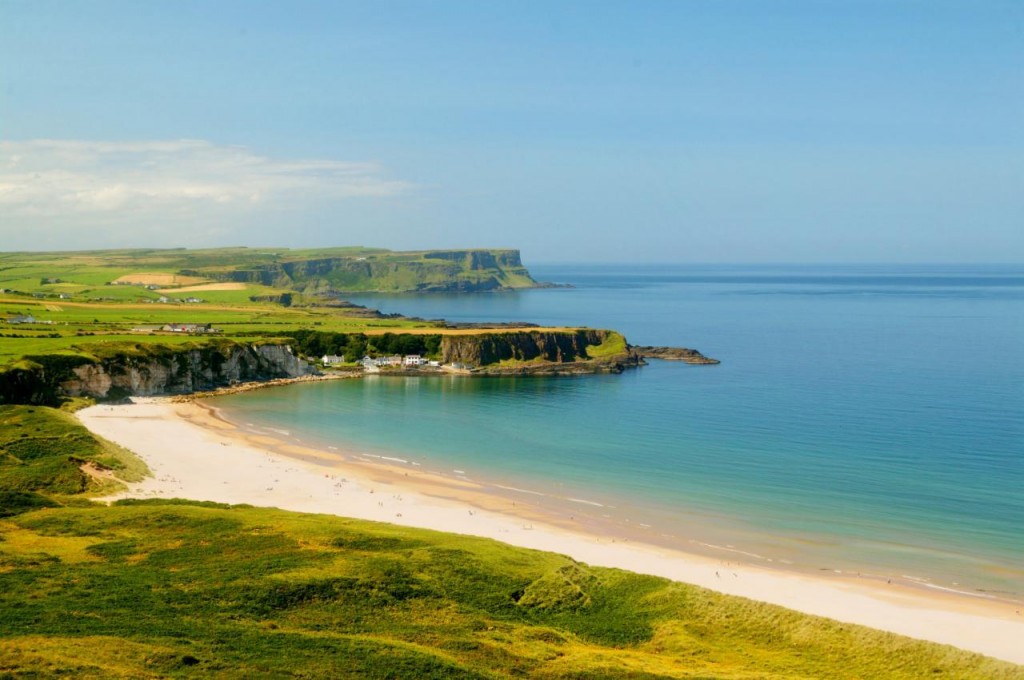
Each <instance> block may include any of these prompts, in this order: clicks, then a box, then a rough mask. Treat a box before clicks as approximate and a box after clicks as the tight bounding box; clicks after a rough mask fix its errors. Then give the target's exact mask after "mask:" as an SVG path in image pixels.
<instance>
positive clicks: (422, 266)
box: [0, 247, 536, 302]
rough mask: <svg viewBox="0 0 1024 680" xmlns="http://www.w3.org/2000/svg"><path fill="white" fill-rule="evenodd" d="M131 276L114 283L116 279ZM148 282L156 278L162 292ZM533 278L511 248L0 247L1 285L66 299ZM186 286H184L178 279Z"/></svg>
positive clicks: (469, 286)
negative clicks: (209, 287) (196, 287)
mask: <svg viewBox="0 0 1024 680" xmlns="http://www.w3.org/2000/svg"><path fill="white" fill-rule="evenodd" d="M127 281H130V282H132V284H131V285H112V284H118V283H121V282H127ZM218 282H221V283H223V282H228V283H238V284H243V285H244V286H245V288H244V289H242V290H241V291H232V292H234V293H235V295H225V294H224V291H219V292H213V291H202V292H194V293H193V292H191V291H188V290H187V287H188V286H189V285H193V284H204V283H218ZM145 284H151V285H159V286H160V291H159V292H157V291H154V290H150V289H149V288H147V287H146V285H145ZM535 285H536V282H535V281H534V280H533V278H532V277H531V276H530V273H529V271H527V269H526V268H525V267H524V266H523V265H522V263H521V262H520V260H519V252H518V251H515V250H484V249H471V250H456V251H415V252H394V251H389V250H383V249H380V248H361V247H354V248H321V249H307V250H290V249H287V248H216V249H210V250H186V249H184V248H182V249H174V250H106V251H81V252H44V253H0V289H9V290H13V291H16V292H17V293H19V294H22V295H33V294H38V295H43V296H47V297H50V298H59V296H60V294H61V293H64V294H67V295H71V296H72V299H76V300H84V301H96V300H120V301H126V302H127V301H137V300H156V299H159V297H160V296H161V295H165V296H168V297H173V298H181V297H188V296H190V295H194V296H195V297H199V298H202V299H204V300H206V299H209V300H211V301H214V302H241V301H243V300H248V298H249V297H250V296H253V295H261V294H268V293H272V292H275V291H276V292H281V291H286V292H291V293H297V294H300V295H306V296H308V297H316V296H320V295H325V294H332V293H334V292H337V291H385V292H407V291H417V290H466V291H469V290H496V289H508V288H529V287H532V286H535ZM180 287H184V288H185V289H186V290H183V291H182V292H181V293H180V294H179V293H178V292H176V290H175V289H176V288H180Z"/></svg>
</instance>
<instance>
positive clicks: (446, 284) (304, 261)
mask: <svg viewBox="0 0 1024 680" xmlns="http://www.w3.org/2000/svg"><path fill="white" fill-rule="evenodd" d="M182 273H183V274H187V275H191V276H202V277H207V278H213V279H217V280H223V281H233V282H240V283H259V284H263V285H266V286H276V287H278V288H287V289H292V290H298V291H302V292H303V293H304V294H307V295H317V294H328V293H332V292H338V291H346V292H353V291H382V292H412V291H418V292H427V291H430V292H434V291H447V292H480V291H491V290H502V289H509V288H528V287H533V286H536V285H537V282H536V281H534V280H533V278H531V276H530V273H529V271H527V269H526V267H524V266H523V263H522V260H521V259H520V255H519V251H518V250H433V251H424V252H414V253H401V252H389V251H375V252H373V253H369V254H366V255H361V256H358V257H357V256H355V255H354V254H353V255H344V256H323V257H309V258H296V257H295V256H294V255H290V254H289V253H287V252H285V253H284V254H283V255H282V256H281V259H280V260H278V261H270V262H259V263H252V264H241V265H238V266H235V267H229V268H223V267H217V268H209V269H205V268H196V269H184V270H182Z"/></svg>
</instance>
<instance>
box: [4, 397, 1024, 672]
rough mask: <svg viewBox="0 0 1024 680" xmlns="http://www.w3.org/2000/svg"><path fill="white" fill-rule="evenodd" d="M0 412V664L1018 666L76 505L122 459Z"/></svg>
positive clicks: (586, 668) (524, 566)
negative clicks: (1, 504)
mask: <svg viewBox="0 0 1024 680" xmlns="http://www.w3.org/2000/svg"><path fill="white" fill-rule="evenodd" d="M0 423H2V424H3V427H2V429H0V431H2V432H3V438H2V440H0V451H2V457H0V491H2V492H3V493H7V494H11V493H14V492H17V493H25V492H26V491H27V492H30V493H33V494H35V495H36V497H37V499H38V500H40V501H41V502H40V503H37V504H25V505H23V506H21V507H9V508H8V513H7V514H8V516H7V517H4V518H3V519H0V583H2V587H0V674H2V675H4V676H5V677H52V676H57V675H60V676H68V677H125V678H129V677H130V678H146V677H154V678H155V677H185V676H188V677H214V676H216V677H256V676H262V677H266V676H270V677H310V678H313V677H317V678H319V677H369V678H387V677H410V678H494V677H540V678H661V677H666V678H668V677H674V678H675V677H677V678H737V679H738V678H826V677H827V678H883V677H884V678H908V679H909V678H921V677H950V678H990V679H997V678H1020V677H1024V670H1022V669H1021V668H1020V667H1016V666H1012V665H1009V664H1005V663H1001V662H997V661H993V660H990V659H986V658H984V657H981V656H978V655H974V654H970V653H966V652H961V651H958V650H955V649H952V648H949V647H943V646H939V645H934V644H930V643H924V642H917V641H912V640H909V639H907V638H902V637H899V636H896V635H892V634H887V633H882V632H877V631H873V630H869V629H866V628H862V627H858V626H853V625H846V624H839V623H835V622H832V621H828V620H825V619H820V618H816V617H811V616H806V615H802V614H797V613H795V612H791V611H788V610H785V609H781V608H779V607H775V606H771V605H764V604H759V603H755V602H751V601H749V600H744V599H741V598H735V597H728V596H724V595H718V594H715V593H712V592H710V591H707V590H703V589H701V588H697V587H693V586H686V585H682V584H678V583H673V582H670V581H667V580H664V579H660V578H655V577H650V576H640V575H636V574H631V573H628V572H624V571H620V570H615V569H603V568H593V567H589V566H587V565H585V564H581V563H578V562H575V561H573V560H571V559H569V558H567V557H564V556H560V555H555V554H551V553H542V552H537V551H532V550H525V549H521V548H513V547H510V546H506V545H504V544H501V543H497V542H495V541H491V540H487V539H477V538H469V537H465V536H455V535H451V534H443V533H438V532H432V531H425V530H416V529H407V528H400V527H395V526H391V525H386V524H377V523H372V522H363V521H355V520H348V519H343V518H338V517H331V516H320V515H306V514H298V513H291V512H284V511H279V510H273V509H261V508H252V507H248V506H235V507H228V506H222V505H218V504H212V503H200V502H189V501H167V500H162V501H122V502H120V503H118V504H116V505H114V506H111V507H107V506H101V505H95V504H92V503H89V502H88V501H87V500H84V499H83V497H82V496H81V495H80V494H81V493H82V492H86V493H88V492H90V491H95V490H96V489H98V488H100V486H101V485H102V482H99V481H97V480H94V479H92V478H90V477H88V476H87V475H85V476H77V475H76V472H80V470H79V466H80V461H81V460H83V459H88V460H93V461H96V462H97V463H99V464H101V465H104V466H106V467H109V468H111V469H114V470H117V471H118V472H119V473H120V474H122V475H124V476H129V477H130V476H137V475H138V474H140V472H141V469H140V467H139V465H138V463H137V462H134V463H133V462H132V460H131V459H130V457H128V456H126V455H125V453H124V452H123V451H120V450H117V449H116V447H111V446H110V445H109V444H107V443H105V442H102V441H100V440H98V439H96V438H95V437H94V436H93V435H91V434H90V433H88V432H87V431H85V430H84V429H83V428H82V427H81V426H79V425H77V424H76V422H75V421H73V420H71V419H70V418H69V417H68V415H67V414H65V413H62V412H59V411H55V410H53V409H46V408H28V407H0ZM22 435H26V436H22ZM55 471H56V472H55ZM8 497H9V496H8ZM42 506H49V507H42Z"/></svg>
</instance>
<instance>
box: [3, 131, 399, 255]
mask: <svg viewBox="0 0 1024 680" xmlns="http://www.w3.org/2000/svg"><path fill="white" fill-rule="evenodd" d="M411 187H412V185H410V184H409V183H406V182H401V181H395V180H390V179H387V178H385V177H384V173H383V169H382V168H381V167H380V166H378V165H377V164H374V163H359V162H348V161H337V160H322V159H311V160H305V159H274V158H268V157H265V156H260V155H258V154H256V153H254V152H253V151H251V150H250V149H247V148H244V147H237V146H218V145H215V144H212V143H210V142H206V141H202V140H171V141H142V142H96V141H69V140H47V139H37V140H29V141H6V142H5V141H0V237H2V238H3V241H7V242H9V243H10V242H14V241H19V240H22V241H23V240H24V234H23V232H24V231H25V230H26V229H28V230H37V231H40V232H48V233H47V237H48V240H52V236H53V235H55V234H56V232H58V231H61V232H64V231H66V230H67V229H69V228H70V229H74V228H76V227H83V228H93V229H103V230H107V231H106V233H107V235H108V236H109V237H110V238H107V239H104V240H113V239H114V238H115V237H116V236H117V235H118V234H119V233H121V232H122V231H123V230H124V229H125V228H129V227H131V228H134V229H145V228H146V227H153V228H158V229H161V230H167V229H181V230H184V232H185V235H186V236H187V235H188V234H189V233H190V232H191V233H194V234H204V235H207V236H209V230H210V229H218V228H220V229H224V228H225V225H227V224H232V223H234V224H240V223H242V222H244V221H245V219H247V218H248V217H249V216H252V215H253V214H254V213H255V212H257V211H259V212H260V213H266V212H267V211H273V212H275V213H284V214H288V213H289V212H291V211H301V210H303V209H304V206H306V205H308V204H309V203H311V202H316V203H323V202H324V201H327V202H330V203H338V202H341V201H347V200H350V199H358V198H387V197H392V196H397V195H399V194H402V193H405V192H407V191H409V190H410V189H411ZM40 235H43V234H40ZM19 237H21V238H19ZM40 245H42V244H40ZM6 249H7V248H6V247H4V244H2V243H0V250H6Z"/></svg>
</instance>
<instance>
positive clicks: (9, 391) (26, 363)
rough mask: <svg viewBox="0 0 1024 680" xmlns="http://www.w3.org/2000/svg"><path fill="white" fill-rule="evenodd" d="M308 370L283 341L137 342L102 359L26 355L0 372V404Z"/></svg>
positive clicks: (179, 388) (202, 385)
mask: <svg viewBox="0 0 1024 680" xmlns="http://www.w3.org/2000/svg"><path fill="white" fill-rule="evenodd" d="M310 373H313V369H312V368H311V367H310V366H309V365H308V364H306V362H304V361H302V360H301V359H299V358H298V357H296V356H295V355H294V354H293V353H292V350H291V348H290V347H288V346H287V345H282V344H260V345H246V344H241V343H234V342H230V341H219V342H217V343H211V344H207V345H197V346H189V347H169V346H164V345H138V346H135V347H134V348H132V349H131V350H125V351H115V352H111V353H109V354H108V355H106V356H103V357H95V356H83V355H46V356H36V357H26V358H25V360H23V361H21V362H19V363H18V364H16V365H15V366H13V367H10V368H8V369H6V370H5V371H4V372H3V373H2V374H0V403H23V404H55V403H58V402H59V401H60V400H61V399H62V398H64V397H80V396H84V397H94V398H97V399H117V398H123V397H126V396H131V395H137V396H149V395H157V394H186V393H189V392H195V391H198V390H207V389H212V388H215V387H221V386H224V385H230V384H233V383H237V382H248V381H258V380H270V379H274V378H292V377H298V376H302V375H308V374H310Z"/></svg>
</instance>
